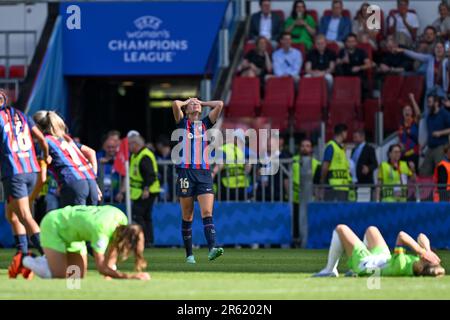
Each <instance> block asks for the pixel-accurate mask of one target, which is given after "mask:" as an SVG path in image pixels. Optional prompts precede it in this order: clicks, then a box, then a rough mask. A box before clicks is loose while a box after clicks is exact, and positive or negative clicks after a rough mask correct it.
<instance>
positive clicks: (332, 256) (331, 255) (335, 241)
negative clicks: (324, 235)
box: [321, 230, 344, 272]
mask: <svg viewBox="0 0 450 320" xmlns="http://www.w3.org/2000/svg"><path fill="white" fill-rule="evenodd" d="M343 253H344V247H343V246H342V243H341V239H340V238H339V235H338V233H337V232H336V230H334V231H333V235H332V237H331V244H330V251H329V252H328V262H327V266H326V267H325V269H324V270H322V271H321V272H333V271H334V270H337V266H338V264H339V259H340V258H341V256H342V254H343Z"/></svg>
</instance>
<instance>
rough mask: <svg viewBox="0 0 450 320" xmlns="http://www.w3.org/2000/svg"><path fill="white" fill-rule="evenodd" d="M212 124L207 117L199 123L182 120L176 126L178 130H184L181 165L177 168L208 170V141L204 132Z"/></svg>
mask: <svg viewBox="0 0 450 320" xmlns="http://www.w3.org/2000/svg"><path fill="white" fill-rule="evenodd" d="M213 126H214V124H213V123H212V122H211V120H210V119H209V117H208V116H206V117H205V118H203V119H202V120H199V121H191V120H189V119H188V118H183V119H181V120H180V122H179V123H178V124H177V128H178V129H184V133H183V137H182V140H181V141H180V142H181V143H182V150H181V153H180V155H181V159H182V161H181V163H180V164H179V165H178V168H183V169H205V170H209V168H210V166H209V155H208V149H207V147H208V140H207V137H206V130H208V129H210V128H212V127H213Z"/></svg>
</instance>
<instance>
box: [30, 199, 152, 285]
mask: <svg viewBox="0 0 450 320" xmlns="http://www.w3.org/2000/svg"><path fill="white" fill-rule="evenodd" d="M127 223H128V220H127V217H126V216H125V214H124V213H123V212H122V211H120V210H119V209H117V208H115V207H112V206H98V207H97V206H73V207H72V206H67V207H65V208H62V209H57V210H53V211H51V212H49V213H48V214H47V215H46V216H45V217H44V219H43V220H42V222H41V244H42V248H43V249H44V253H45V256H42V257H37V258H32V257H25V258H24V259H23V265H24V267H25V268H28V269H31V270H32V271H33V272H34V273H35V274H37V275H38V276H39V277H41V278H47V279H48V278H66V277H67V276H68V274H67V270H68V267H69V266H74V265H75V266H77V267H78V268H79V270H80V277H84V275H85V274H86V271H87V249H86V245H85V244H84V241H90V242H91V245H92V249H93V251H94V259H95V264H96V267H97V270H98V271H99V272H100V273H101V274H102V275H104V276H106V277H110V278H118V279H139V280H149V279H150V275H149V274H148V273H146V272H142V270H143V269H145V268H146V266H147V262H146V261H145V259H144V254H143V253H144V233H143V231H142V228H141V227H140V226H139V225H135V224H131V225H128V224H127ZM131 253H133V254H134V256H135V269H136V271H137V272H138V273H134V274H127V273H123V272H120V271H118V270H116V262H117V260H118V259H121V260H122V261H124V260H126V259H127V258H128V256H129V255H130V254H131Z"/></svg>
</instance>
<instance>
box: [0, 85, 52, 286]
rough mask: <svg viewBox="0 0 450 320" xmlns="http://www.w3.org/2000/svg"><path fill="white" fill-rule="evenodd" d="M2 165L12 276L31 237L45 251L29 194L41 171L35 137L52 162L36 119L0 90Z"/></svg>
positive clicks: (18, 272) (44, 155)
mask: <svg viewBox="0 0 450 320" xmlns="http://www.w3.org/2000/svg"><path fill="white" fill-rule="evenodd" d="M0 137H1V141H0V165H1V177H2V183H3V188H4V192H5V200H6V218H7V220H8V221H9V223H10V224H11V226H12V230H13V234H14V239H15V242H16V249H17V252H16V254H15V256H14V258H13V260H12V262H11V265H10V266H9V268H8V274H9V277H10V278H16V277H17V275H19V274H20V273H22V274H23V276H24V277H25V278H27V277H28V276H29V273H24V272H21V271H22V269H21V264H22V258H23V257H24V256H26V255H28V254H30V252H29V250H28V236H29V237H30V240H31V243H32V244H33V246H34V247H35V248H36V249H38V250H39V252H40V253H41V254H42V249H41V246H40V239H39V238H40V229H39V225H38V224H37V223H36V221H35V220H34V219H33V216H32V214H31V209H30V203H29V196H30V195H31V192H32V190H33V188H34V185H35V184H36V179H37V173H38V172H39V171H40V170H41V169H40V166H39V163H38V161H37V158H36V151H35V148H34V143H33V137H34V138H35V139H36V141H37V142H38V144H39V145H40V147H41V149H42V152H43V159H44V161H45V162H46V163H47V164H49V163H51V161H52V158H51V157H50V156H49V149H48V144H47V142H46V141H45V138H44V136H43V135H42V133H41V132H40V131H39V129H38V128H37V127H36V125H35V124H34V121H33V120H32V119H31V118H29V117H27V116H26V115H25V114H23V113H22V112H21V111H19V110H17V109H15V108H13V107H11V106H9V105H8V95H7V94H6V92H5V91H3V90H0Z"/></svg>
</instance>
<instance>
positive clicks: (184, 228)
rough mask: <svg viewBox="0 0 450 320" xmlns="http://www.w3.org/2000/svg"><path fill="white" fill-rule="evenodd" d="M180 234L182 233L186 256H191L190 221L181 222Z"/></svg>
mask: <svg viewBox="0 0 450 320" xmlns="http://www.w3.org/2000/svg"><path fill="white" fill-rule="evenodd" d="M181 234H182V235H183V242H184V248H185V249H186V257H189V256H192V222H191V221H185V220H183V222H182V224H181Z"/></svg>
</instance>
